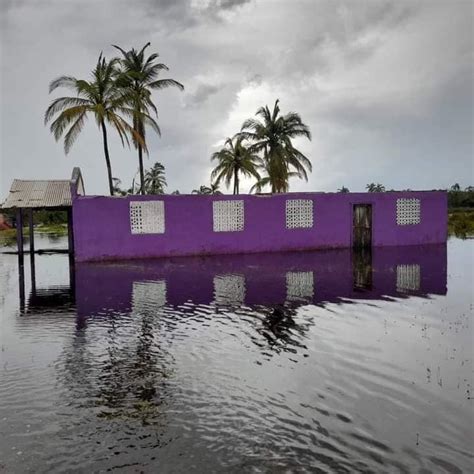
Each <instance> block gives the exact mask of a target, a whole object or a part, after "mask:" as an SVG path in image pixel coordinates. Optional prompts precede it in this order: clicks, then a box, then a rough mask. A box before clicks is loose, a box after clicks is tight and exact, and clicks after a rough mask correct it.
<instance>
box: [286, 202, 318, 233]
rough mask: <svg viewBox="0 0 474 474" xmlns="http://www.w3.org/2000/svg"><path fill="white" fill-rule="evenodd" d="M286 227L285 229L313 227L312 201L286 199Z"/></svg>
mask: <svg viewBox="0 0 474 474" xmlns="http://www.w3.org/2000/svg"><path fill="white" fill-rule="evenodd" d="M286 227H287V229H299V228H310V227H313V201H312V200H311V199H288V200H287V201H286Z"/></svg>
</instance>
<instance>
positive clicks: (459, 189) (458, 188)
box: [450, 183, 461, 192]
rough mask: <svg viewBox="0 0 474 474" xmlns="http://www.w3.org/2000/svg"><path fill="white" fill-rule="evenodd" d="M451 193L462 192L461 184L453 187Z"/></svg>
mask: <svg viewBox="0 0 474 474" xmlns="http://www.w3.org/2000/svg"><path fill="white" fill-rule="evenodd" d="M450 191H454V192H457V191H461V186H459V183H456V184H453V185H452V186H451V189H450Z"/></svg>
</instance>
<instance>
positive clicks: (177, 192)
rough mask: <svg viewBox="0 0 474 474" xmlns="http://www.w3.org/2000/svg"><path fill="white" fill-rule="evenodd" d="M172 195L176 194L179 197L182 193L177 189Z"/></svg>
mask: <svg viewBox="0 0 474 474" xmlns="http://www.w3.org/2000/svg"><path fill="white" fill-rule="evenodd" d="M171 194H174V195H176V196H179V195H180V194H181V193H180V192H179V190H178V189H176V190H175V191H173V192H172V193H171Z"/></svg>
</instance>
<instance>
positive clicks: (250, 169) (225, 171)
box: [211, 136, 262, 194]
mask: <svg viewBox="0 0 474 474" xmlns="http://www.w3.org/2000/svg"><path fill="white" fill-rule="evenodd" d="M234 141H235V144H234ZM234 141H233V140H232V139H231V138H227V140H226V141H225V145H224V148H222V149H221V150H219V151H216V152H215V153H213V154H212V156H211V160H215V161H217V162H218V164H217V166H216V167H215V168H214V169H213V170H212V173H211V180H213V181H214V183H215V184H217V185H219V184H220V182H221V181H222V180H224V181H225V184H226V186H227V187H229V186H230V182H231V181H232V179H233V180H234V190H233V194H239V174H240V173H241V174H242V175H244V176H254V177H255V178H257V180H258V179H260V175H259V174H258V171H257V167H258V166H259V165H261V164H262V163H261V161H262V160H261V158H260V157H259V156H258V155H257V153H256V152H253V151H252V150H250V149H249V148H248V147H246V146H245V145H244V143H243V141H244V138H243V137H241V136H238V137H235V138H234Z"/></svg>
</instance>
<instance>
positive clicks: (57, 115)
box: [44, 54, 143, 195]
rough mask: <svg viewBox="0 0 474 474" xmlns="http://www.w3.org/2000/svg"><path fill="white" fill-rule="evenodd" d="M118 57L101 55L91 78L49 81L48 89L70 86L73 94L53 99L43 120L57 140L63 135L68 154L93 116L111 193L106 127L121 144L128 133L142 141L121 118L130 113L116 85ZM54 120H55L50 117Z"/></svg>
mask: <svg viewBox="0 0 474 474" xmlns="http://www.w3.org/2000/svg"><path fill="white" fill-rule="evenodd" d="M116 63H117V60H115V59H113V60H111V61H107V60H106V59H105V58H104V57H103V56H102V54H101V55H100V56H99V59H98V61H97V64H96V66H95V68H94V70H93V71H92V79H91V80H90V81H87V80H83V79H76V78H75V77H71V76H61V77H58V78H57V79H54V80H53V81H52V82H51V83H50V84H49V92H50V93H51V92H53V91H55V90H56V89H57V88H58V87H66V88H69V89H72V90H73V91H74V92H75V93H76V95H75V96H74V97H59V98H57V99H54V100H53V101H52V102H51V104H50V106H49V107H48V108H47V110H46V113H45V116H44V122H45V124H47V123H48V122H50V121H52V123H51V126H50V130H51V133H52V134H53V135H54V138H55V139H56V141H58V140H59V139H60V138H61V137H62V136H63V135H64V151H65V153H66V154H67V153H69V150H70V149H71V147H72V145H73V143H74V142H75V140H76V138H77V137H78V136H79V134H80V132H81V131H82V129H83V127H84V124H85V122H86V120H87V118H88V117H89V116H91V115H92V116H93V117H94V119H95V121H96V123H97V125H98V127H99V129H100V130H101V131H102V140H103V145H104V155H105V162H106V165H107V176H108V182H109V191H110V194H111V195H113V188H114V185H113V179H112V166H111V164H110V154H109V146H108V136H107V126H108V125H110V126H111V127H113V128H114V129H115V130H116V131H117V133H118V134H119V136H120V139H121V140H122V144H124V142H125V141H126V142H127V143H128V136H129V135H130V136H132V138H133V140H134V141H136V142H137V143H141V144H143V140H142V139H141V137H140V136H139V134H138V133H136V132H135V131H134V129H133V127H132V126H131V125H130V124H129V123H128V122H127V121H126V120H125V119H124V118H123V116H124V115H125V116H127V115H130V110H129V109H128V107H127V105H126V103H125V101H124V97H123V94H122V93H121V92H120V91H119V89H118V88H117V86H116V74H115V66H116ZM53 119H54V120H53Z"/></svg>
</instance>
